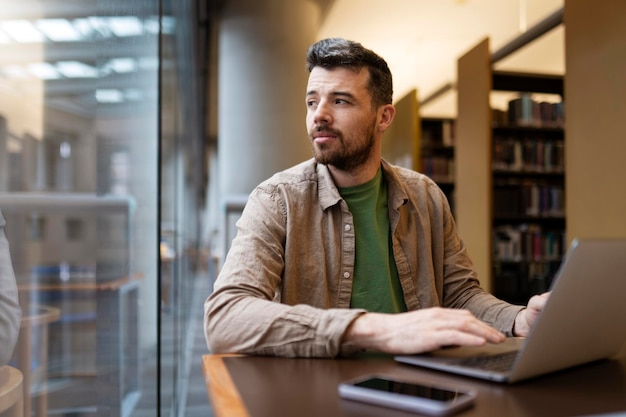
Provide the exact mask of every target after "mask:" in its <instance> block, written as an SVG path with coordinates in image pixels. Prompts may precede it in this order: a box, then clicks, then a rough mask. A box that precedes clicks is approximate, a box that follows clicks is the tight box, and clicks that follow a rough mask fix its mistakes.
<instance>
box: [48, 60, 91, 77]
mask: <svg viewBox="0 0 626 417" xmlns="http://www.w3.org/2000/svg"><path fill="white" fill-rule="evenodd" d="M56 68H57V70H58V71H59V72H60V73H61V74H62V75H63V76H64V77H67V78H97V77H98V70H97V69H96V68H94V67H92V66H90V65H87V64H84V63H82V62H79V61H61V62H57V64H56Z"/></svg>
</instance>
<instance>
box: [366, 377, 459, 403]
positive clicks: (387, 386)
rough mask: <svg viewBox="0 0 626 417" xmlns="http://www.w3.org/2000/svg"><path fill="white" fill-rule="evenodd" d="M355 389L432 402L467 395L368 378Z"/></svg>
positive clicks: (425, 386)
mask: <svg viewBox="0 0 626 417" xmlns="http://www.w3.org/2000/svg"><path fill="white" fill-rule="evenodd" d="M354 385H355V386H357V387H363V388H369V389H374V390H377V391H384V392H394V393H396V394H404V395H409V396H412V397H420V398H428V399H430V400H434V401H444V402H446V401H454V400H457V399H459V398H460V397H463V396H465V395H467V394H466V393H464V392H460V391H451V390H447V389H442V388H437V387H431V386H427V385H419V384H412V383H408V382H400V381H392V380H389V379H383V378H370V379H366V380H364V381H360V382H357V383H355V384H354Z"/></svg>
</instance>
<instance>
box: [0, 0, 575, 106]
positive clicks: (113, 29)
mask: <svg viewBox="0 0 626 417" xmlns="http://www.w3.org/2000/svg"><path fill="white" fill-rule="evenodd" d="M108 1H109V2H110V3H107V4H108V5H109V7H111V8H112V9H113V10H116V9H117V10H124V7H123V3H124V1H123V0H108ZM315 1H317V2H318V3H319V4H320V6H321V7H322V9H323V22H322V26H321V28H320V30H319V33H318V37H319V38H324V37H329V36H341V37H345V38H349V39H353V40H356V41H359V42H361V43H363V44H364V45H365V46H367V47H369V48H371V49H373V50H375V51H376V52H378V53H379V54H380V55H382V56H383V57H384V58H385V59H386V60H387V62H388V63H389V66H390V67H391V70H392V72H393V74H394V85H395V96H394V98H395V99H398V98H400V97H402V96H404V95H406V94H407V93H409V92H410V91H411V90H412V89H417V91H418V97H419V99H420V100H424V98H426V97H429V96H430V95H432V93H433V92H435V91H437V90H438V89H440V88H441V87H442V86H443V85H445V84H447V83H454V81H455V79H456V61H457V58H458V57H459V56H461V55H462V54H463V53H464V52H465V51H467V50H468V49H470V48H471V47H472V46H473V45H475V44H476V43H478V42H479V41H480V40H482V39H483V38H484V37H486V36H488V37H490V42H491V46H492V49H493V50H497V49H499V48H500V47H502V46H503V45H506V44H507V43H509V42H510V41H511V40H513V39H515V38H517V37H518V36H519V35H520V34H521V33H522V32H523V31H524V30H526V29H527V28H530V27H532V26H533V25H535V24H536V23H537V22H539V21H541V20H542V19H544V18H545V17H546V16H548V15H550V14H552V13H553V12H555V11H557V10H559V9H561V8H562V6H563V1H564V0H387V1H386V2H383V3H381V2H380V1H374V0H315ZM9 4H10V7H9V8H8V9H7V8H6V7H5V8H3V10H2V12H1V13H0V49H1V50H2V51H3V53H2V54H0V91H2V90H4V91H5V92H6V91H7V84H6V83H7V82H8V83H10V84H11V85H12V86H13V87H12V88H15V86H18V88H22V89H23V90H24V91H26V90H27V89H31V88H32V86H34V85H36V84H33V82H32V80H37V79H39V80H42V81H44V85H45V90H46V101H47V104H48V105H51V106H55V107H57V108H60V109H63V110H64V111H68V112H72V113H76V114H83V115H86V116H87V115H90V114H92V113H93V111H94V110H95V108H96V102H97V103H98V109H99V111H101V110H102V109H103V107H104V106H111V105H115V108H117V109H124V107H120V105H121V104H124V103H125V104H127V105H131V106H132V105H133V103H137V102H139V101H141V100H142V98H145V95H143V94H142V92H145V91H147V90H149V89H146V88H143V87H144V86H142V85H140V84H142V83H141V82H140V81H141V80H143V79H144V77H143V76H138V75H137V74H141V73H142V71H153V70H154V65H157V63H156V62H155V57H156V54H155V51H154V48H153V47H151V45H153V44H154V36H155V33H154V30H158V25H156V19H157V17H156V16H148V18H147V19H145V20H144V21H142V22H139V21H138V20H137V18H135V17H134V16H119V18H116V17H115V16H113V17H109V18H94V17H92V13H93V10H94V9H95V7H96V5H97V2H96V0H45V1H44V0H21V1H12V2H10V3H9ZM111 4H113V5H112V6H111ZM42 17H45V18H46V19H47V20H48V22H47V23H48V24H54V23H55V22H54V20H55V19H59V21H57V22H56V23H57V24H58V23H63V20H64V21H65V23H67V22H70V23H72V25H74V29H79V30H81V31H84V33H83V36H81V37H80V38H76V39H74V38H66V39H58V40H54V39H51V35H50V34H48V35H46V39H45V41H43V42H42V41H37V40H34V41H33V40H31V41H28V40H26V41H23V42H18V41H16V40H15V39H13V38H12V37H11V36H10V28H9V26H8V25H9V24H10V23H11V22H15V21H28V22H30V23H31V24H34V25H35V27H36V28H37V29H38V30H40V31H43V30H44V26H42V24H41V22H40V21H39V20H40V19H41V18H42ZM116 19H117V20H116ZM131 20H132V21H131ZM44 23H45V22H44ZM129 27H130V28H131V29H134V30H135V32H128V30H126V32H124V31H123V30H122V29H124V28H126V29H128V28H129ZM51 28H52V29H51V30H52V32H50V33H62V32H60V29H59V27H58V26H51ZM163 29H164V30H168V29H170V30H172V29H171V28H168V26H167V25H164V27H163ZM563 32H564V30H563V28H562V26H561V27H560V28H557V29H555V30H553V31H551V32H549V33H548V34H546V35H544V36H542V37H541V38H539V39H538V40H537V41H534V42H533V43H532V44H530V45H529V46H527V47H525V48H523V49H520V50H519V51H518V52H516V53H514V54H512V55H510V56H508V57H506V58H505V59H503V60H501V61H499V62H498V63H497V64H496V66H497V68H498V69H507V70H520V71H531V72H543V73H556V74H563V73H564V50H563V49H564V45H563V37H564V34H563ZM68 36H71V35H68ZM103 39H105V40H108V41H109V42H113V44H114V45H115V47H110V48H107V49H106V53H105V54H103V51H102V50H100V49H102V48H100V49H97V48H94V45H95V42H96V40H97V41H98V42H101V41H102V40H103ZM142 42H143V43H142ZM144 43H145V45H146V47H140V48H139V49H141V50H143V51H145V55H146V56H141V54H140V55H139V56H137V49H138V45H143V44H144ZM43 45H45V46H43ZM96 61H98V62H96ZM43 64H45V65H43ZM144 67H145V68H144ZM39 71H43V73H39ZM19 80H22V81H19ZM96 80H97V83H96ZM105 84H108V85H115V86H117V88H116V89H114V90H111V91H108V90H105V89H102V87H98V88H99V90H98V91H95V90H96V85H99V86H102V85H105ZM136 86H139V88H134V87H136ZM94 91H95V94H94ZM455 102H456V101H455V93H454V89H451V90H449V91H448V92H447V93H446V94H443V95H441V96H440V97H439V98H438V99H437V100H432V101H429V103H428V104H427V105H423V106H422V107H421V113H422V114H423V115H425V116H429V115H431V116H446V117H454V115H455V109H456V104H455Z"/></svg>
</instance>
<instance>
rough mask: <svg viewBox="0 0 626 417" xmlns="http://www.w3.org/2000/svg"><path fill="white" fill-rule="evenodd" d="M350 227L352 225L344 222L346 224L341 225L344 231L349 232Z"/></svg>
mask: <svg viewBox="0 0 626 417" xmlns="http://www.w3.org/2000/svg"><path fill="white" fill-rule="evenodd" d="M351 228H352V227H351V226H350V225H349V224H346V225H345V226H344V227H343V230H345V231H346V232H349V231H350V229H351Z"/></svg>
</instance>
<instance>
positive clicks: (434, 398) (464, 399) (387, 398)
mask: <svg viewBox="0 0 626 417" xmlns="http://www.w3.org/2000/svg"><path fill="white" fill-rule="evenodd" d="M339 395H340V396H341V397H342V398H345V399H348V400H356V401H362V402H366V403H370V404H375V405H379V406H384V407H391V408H397V409H400V410H404V411H412V412H415V413H422V414H428V415H436V416H445V415H449V414H452V413H453V412H456V411H460V410H462V409H464V408H467V407H469V406H471V405H472V404H473V403H474V399H475V398H476V394H475V393H474V392H473V391H466V390H457V389H454V388H450V387H441V386H435V385H424V384H419V383H415V382H408V381H402V380H398V379H395V378H391V377H388V376H383V375H370V376H367V377H364V378H359V379H355V380H351V381H345V382H342V383H340V384H339Z"/></svg>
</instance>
